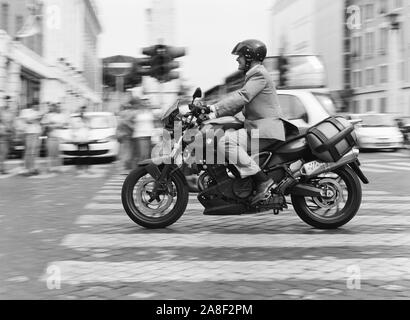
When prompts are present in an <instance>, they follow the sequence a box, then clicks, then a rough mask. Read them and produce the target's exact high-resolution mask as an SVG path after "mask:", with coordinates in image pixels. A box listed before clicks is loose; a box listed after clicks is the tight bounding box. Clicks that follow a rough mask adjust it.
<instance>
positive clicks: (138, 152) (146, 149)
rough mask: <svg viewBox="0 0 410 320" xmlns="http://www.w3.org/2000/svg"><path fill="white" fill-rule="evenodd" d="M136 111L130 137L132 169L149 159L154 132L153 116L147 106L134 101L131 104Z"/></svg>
mask: <svg viewBox="0 0 410 320" xmlns="http://www.w3.org/2000/svg"><path fill="white" fill-rule="evenodd" d="M132 104H133V106H134V108H135V109H136V115H135V125H134V132H133V135H132V146H133V169H135V168H136V166H137V164H138V163H139V162H140V161H143V160H146V159H149V158H150V154H151V136H152V134H153V132H154V115H153V112H152V110H151V109H150V108H149V106H148V105H147V104H146V103H144V102H143V101H141V100H140V99H135V100H134V101H133V102H132Z"/></svg>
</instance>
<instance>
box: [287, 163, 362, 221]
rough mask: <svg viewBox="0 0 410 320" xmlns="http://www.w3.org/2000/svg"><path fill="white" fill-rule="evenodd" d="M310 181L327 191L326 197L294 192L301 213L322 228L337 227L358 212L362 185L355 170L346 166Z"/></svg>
mask: <svg viewBox="0 0 410 320" xmlns="http://www.w3.org/2000/svg"><path fill="white" fill-rule="evenodd" d="M308 184H311V185H313V186H315V187H317V188H321V189H323V190H324V191H325V193H326V196H323V197H304V196H294V195H293V196H292V204H293V207H294V209H295V211H296V213H297V215H298V216H299V217H300V218H301V219H302V220H303V221H304V222H306V223H307V224H309V225H311V226H313V227H315V228H318V229H337V228H339V227H341V226H343V225H345V224H346V223H348V222H349V221H350V220H351V219H353V217H354V216H355V215H356V213H357V211H358V210H359V208H360V204H361V201H362V187H361V184H360V181H359V179H358V177H357V175H356V174H355V173H354V171H353V170H352V169H351V168H350V167H348V166H346V167H343V168H339V169H337V170H335V171H334V172H330V173H327V174H323V175H320V176H319V177H316V178H314V179H311V180H310V181H309V182H308Z"/></svg>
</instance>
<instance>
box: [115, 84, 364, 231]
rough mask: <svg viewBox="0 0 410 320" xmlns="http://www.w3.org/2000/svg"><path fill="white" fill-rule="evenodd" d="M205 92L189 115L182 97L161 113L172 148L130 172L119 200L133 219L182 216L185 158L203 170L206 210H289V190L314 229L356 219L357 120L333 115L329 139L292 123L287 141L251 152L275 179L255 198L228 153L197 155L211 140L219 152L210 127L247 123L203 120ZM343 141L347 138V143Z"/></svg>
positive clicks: (164, 222)
mask: <svg viewBox="0 0 410 320" xmlns="http://www.w3.org/2000/svg"><path fill="white" fill-rule="evenodd" d="M201 96H202V92H201V89H200V88H198V89H197V90H196V91H195V93H194V95H193V99H192V103H190V104H189V110H190V111H189V112H187V113H185V114H182V112H180V110H179V101H177V102H176V103H175V104H174V105H173V106H171V107H170V108H169V110H167V111H166V112H165V114H164V115H163V116H162V119H161V120H162V121H163V124H164V128H165V129H166V131H164V132H167V133H169V137H170V139H169V141H171V144H168V145H169V148H168V150H167V151H165V152H163V153H162V154H159V156H158V157H154V158H153V159H150V160H145V161H142V162H140V163H139V164H138V167H137V168H136V169H135V170H133V171H131V172H130V173H129V174H128V176H127V178H126V179H125V181H124V183H123V186H122V192H121V199H122V204H123V207H124V209H125V211H126V213H127V215H128V216H129V217H130V218H131V219H132V220H133V221H134V222H135V223H136V224H138V225H140V226H142V227H145V228H149V229H158V228H166V227H168V226H170V225H172V224H174V223H175V222H176V221H178V220H179V219H180V217H181V216H182V215H183V214H184V212H185V210H186V208H187V205H188V199H189V190H188V184H187V181H186V178H185V176H184V174H183V170H184V167H186V166H188V165H189V166H190V169H191V172H192V171H194V172H195V173H196V174H197V175H198V188H199V193H198V196H197V198H198V200H199V202H200V203H201V204H202V205H203V207H204V212H203V214H204V215H216V216H225V215H231V216H234V215H243V214H257V213H260V212H266V211H268V210H272V211H273V214H274V215H278V214H279V213H280V212H282V211H283V210H285V209H288V204H290V203H288V201H287V200H286V199H287V197H290V200H291V204H292V205H293V209H294V211H295V212H296V214H297V215H298V216H299V217H300V218H301V219H302V220H303V221H304V222H305V223H307V224H308V225H310V226H312V227H314V228H318V229H337V228H339V227H341V226H343V225H345V224H347V223H348V222H349V221H350V220H351V219H353V217H354V216H355V215H356V213H357V212H358V210H359V208H360V205H361V201H362V188H361V183H360V180H361V181H362V182H363V183H364V184H368V183H369V181H368V179H367V178H366V177H365V175H364V174H363V172H362V171H361V169H360V161H359V159H358V156H359V151H358V149H357V148H355V143H356V141H355V135H354V127H353V125H350V126H349V124H346V123H344V122H343V121H342V120H340V119H339V120H340V121H339V122H337V121H336V122H335V121H334V119H332V118H330V119H328V120H329V121H330V122H332V123H333V122H334V123H335V125H336V127H338V129H339V131H338V133H337V134H331V135H330V136H329V137H325V138H327V139H328V141H326V143H324V142H323V141H322V142H320V141H319V140H318V139H317V138H318V137H319V138H320V137H322V138H323V137H324V136H326V134H324V133H323V132H318V128H320V126H315V127H312V128H310V129H309V130H307V131H306V132H300V130H299V129H298V128H296V127H294V126H292V125H289V123H287V126H286V141H285V142H276V143H274V144H272V145H270V146H267V147H266V148H264V149H262V150H258V152H257V153H256V154H253V155H252V157H254V159H258V161H259V163H260V167H261V169H262V170H263V171H264V172H265V173H266V174H267V175H268V176H269V177H271V178H273V180H274V181H275V182H277V186H276V188H275V189H272V190H271V192H270V194H269V195H268V197H267V199H265V200H262V201H261V202H259V203H257V204H254V205H252V204H251V203H252V198H253V196H254V189H255V185H254V181H253V179H252V178H251V177H249V178H245V179H242V178H241V176H240V174H239V172H238V170H237V169H236V168H235V166H234V165H232V164H231V163H229V162H227V161H226V159H223V160H224V161H222V162H221V163H219V162H218V163H215V161H214V159H213V161H208V158H209V154H208V155H204V156H203V157H202V158H200V159H199V160H198V157H197V156H198V150H199V153H201V152H202V153H205V152H204V150H205V149H206V150H207V153H209V150H210V148H209V146H211V150H212V152H214V155H215V156H216V150H215V149H216V148H215V145H216V143H218V138H217V137H211V138H209V137H208V136H206V135H205V132H209V130H210V129H215V128H217V129H218V130H220V129H222V130H223V131H226V130H231V129H233V130H237V129H239V128H241V127H243V123H242V122H241V121H238V120H237V119H236V118H233V117H224V118H218V119H214V120H206V118H205V119H204V115H203V111H198V108H195V105H194V102H195V100H196V99H197V98H200V97H201ZM201 110H204V109H201ZM340 122H342V123H343V124H344V125H341V124H340ZM346 122H348V121H347V120H346ZM327 125H328V124H327ZM177 128H178V130H180V134H178V132H177V131H178V130H177ZM194 129H195V130H197V131H196V132H199V133H200V134H202V136H204V137H205V138H204V139H203V141H201V140H199V141H200V144H203V149H200V148H192V145H194V144H195V143H197V141H198V139H196V138H197V137H198V135H197V134H195V135H193V134H192V132H190V131H191V130H194ZM315 132H316V133H317V135H314V133H315ZM193 136H195V139H193ZM346 141H348V142H349V141H350V142H349V143H347V144H346V143H345V142H346ZM343 143H344V144H346V145H345V146H344V149H343V150H342V152H340V150H339V156H335V157H333V158H332V155H335V154H337V153H338V152H335V146H340V145H343ZM196 145H197V146H198V144H196ZM336 151H337V150H336Z"/></svg>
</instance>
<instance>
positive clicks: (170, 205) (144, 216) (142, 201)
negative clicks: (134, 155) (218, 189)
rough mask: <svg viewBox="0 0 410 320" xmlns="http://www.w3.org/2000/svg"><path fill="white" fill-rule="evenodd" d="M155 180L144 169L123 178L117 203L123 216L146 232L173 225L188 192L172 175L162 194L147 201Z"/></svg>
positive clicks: (182, 211) (185, 201) (179, 215)
mask: <svg viewBox="0 0 410 320" xmlns="http://www.w3.org/2000/svg"><path fill="white" fill-rule="evenodd" d="M154 184H155V179H154V178H153V177H152V176H151V175H150V174H149V173H148V172H147V170H146V169H145V168H138V169H135V170H133V171H131V173H130V174H129V175H128V176H127V178H126V179H125V181H124V184H123V186H122V192H121V200H122V204H123V207H124V209H125V212H126V213H127V215H128V216H129V217H130V218H131V219H132V220H133V221H134V222H135V223H137V224H138V225H140V226H142V227H144V228H147V229H162V228H166V227H168V226H170V225H172V224H174V223H175V222H176V221H178V219H179V218H180V217H181V216H182V214H183V213H184V212H185V209H186V207H187V204H188V197H189V192H188V188H187V185H186V183H185V182H184V180H183V177H181V176H180V175H179V174H177V173H175V174H173V175H172V176H171V177H170V179H169V181H168V183H167V186H166V189H167V190H166V191H164V192H163V194H161V195H159V198H158V199H159V200H160V201H158V200H154V201H153V202H150V201H149V199H148V198H149V197H150V196H149V192H151V191H152V189H153V186H154Z"/></svg>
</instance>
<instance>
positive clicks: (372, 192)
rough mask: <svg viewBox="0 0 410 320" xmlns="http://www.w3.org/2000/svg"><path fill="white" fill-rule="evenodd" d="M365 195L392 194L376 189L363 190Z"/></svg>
mask: <svg viewBox="0 0 410 320" xmlns="http://www.w3.org/2000/svg"><path fill="white" fill-rule="evenodd" d="M363 194H364V195H387V194H390V193H389V192H386V191H375V190H363Z"/></svg>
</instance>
